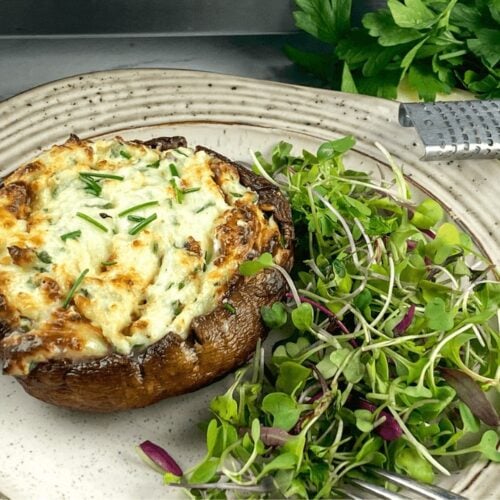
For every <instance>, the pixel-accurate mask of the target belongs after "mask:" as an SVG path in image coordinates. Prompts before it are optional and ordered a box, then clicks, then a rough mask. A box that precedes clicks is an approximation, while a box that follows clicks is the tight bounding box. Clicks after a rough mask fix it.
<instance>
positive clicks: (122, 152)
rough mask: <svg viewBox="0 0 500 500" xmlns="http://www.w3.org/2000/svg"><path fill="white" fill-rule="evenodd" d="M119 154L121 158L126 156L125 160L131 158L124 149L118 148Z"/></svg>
mask: <svg viewBox="0 0 500 500" xmlns="http://www.w3.org/2000/svg"><path fill="white" fill-rule="evenodd" d="M120 156H123V158H126V159H127V160H130V158H132V155H131V154H130V153H129V152H128V151H125V150H124V149H120Z"/></svg>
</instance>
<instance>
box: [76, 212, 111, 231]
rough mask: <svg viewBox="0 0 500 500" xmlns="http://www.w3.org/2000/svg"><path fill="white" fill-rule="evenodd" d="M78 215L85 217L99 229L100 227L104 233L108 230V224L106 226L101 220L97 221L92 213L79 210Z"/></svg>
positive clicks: (84, 218) (81, 217)
mask: <svg viewBox="0 0 500 500" xmlns="http://www.w3.org/2000/svg"><path fill="white" fill-rule="evenodd" d="M76 216H77V217H80V219H83V220H85V221H87V222H88V223H90V224H92V225H93V226H95V227H97V228H98V229H100V230H101V231H103V232H104V233H107V232H108V228H107V227H106V226H104V225H103V224H101V223H100V222H99V221H96V220H95V219H93V218H92V217H90V215H87V214H84V213H82V212H77V213H76Z"/></svg>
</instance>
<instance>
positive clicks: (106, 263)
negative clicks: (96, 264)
mask: <svg viewBox="0 0 500 500" xmlns="http://www.w3.org/2000/svg"><path fill="white" fill-rule="evenodd" d="M115 264H117V262H116V260H107V261H105V262H101V266H105V267H107V266H114V265H115Z"/></svg>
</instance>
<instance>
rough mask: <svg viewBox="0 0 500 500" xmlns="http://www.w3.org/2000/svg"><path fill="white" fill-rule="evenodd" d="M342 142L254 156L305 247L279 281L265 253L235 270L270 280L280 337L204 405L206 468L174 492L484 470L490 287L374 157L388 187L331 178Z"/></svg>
mask: <svg viewBox="0 0 500 500" xmlns="http://www.w3.org/2000/svg"><path fill="white" fill-rule="evenodd" d="M353 142H354V141H353V139H352V138H343V139H339V140H335V141H329V142H327V143H325V144H323V145H321V146H320V148H319V149H318V151H317V152H316V154H312V153H310V152H307V151H305V152H304V153H303V155H302V156H298V157H295V156H292V154H291V150H292V147H291V145H289V144H286V143H280V144H279V145H278V146H277V147H276V148H275V149H274V151H273V157H272V160H271V161H269V162H268V161H266V160H265V159H264V158H263V157H262V156H261V155H255V158H256V164H255V167H256V169H257V170H258V171H259V172H261V173H262V174H263V175H265V176H266V177H269V178H270V180H271V181H272V182H273V183H275V184H277V185H278V186H279V187H280V189H281V190H282V191H283V192H284V193H285V194H286V195H287V196H288V198H289V200H290V203H291V205H292V213H293V218H294V224H295V228H296V231H297V234H304V235H309V238H304V240H303V244H301V241H300V240H299V245H298V248H297V251H296V264H295V269H294V272H293V274H292V276H290V275H288V273H287V272H286V271H285V270H284V269H283V268H281V267H280V266H279V265H277V264H276V263H274V261H273V258H272V256H271V255H270V254H267V253H265V254H262V255H261V256H260V257H259V258H258V259H256V260H253V261H249V262H245V263H243V264H241V266H240V273H241V274H242V275H245V276H252V275H254V274H256V273H259V272H261V271H262V270H263V269H268V268H272V269H274V270H275V271H277V272H280V273H281V274H282V276H283V277H284V278H285V279H286V280H287V282H288V285H289V290H290V293H289V294H288V295H287V297H286V300H284V301H283V302H277V303H275V304H273V305H272V306H271V307H263V308H262V310H261V314H262V318H263V320H264V322H265V323H266V324H267V326H268V327H269V328H273V329H274V330H275V331H276V333H277V334H278V333H279V334H281V339H280V340H278V342H277V343H276V344H275V345H274V347H272V356H271V357H270V360H269V361H265V360H264V356H263V349H261V348H260V346H258V348H257V351H256V356H255V358H254V360H253V363H252V365H251V366H247V367H245V368H243V369H241V370H239V371H238V372H237V373H236V376H235V380H234V383H233V384H232V386H231V387H230V388H229V390H228V391H227V392H226V393H225V394H222V395H219V396H217V397H216V398H214V399H213V400H212V402H211V405H210V409H211V411H212V412H213V413H214V415H215V418H213V419H212V420H211V421H210V422H209V423H208V426H207V427H206V429H207V431H206V432H207V443H208V451H207V455H206V457H205V459H204V460H203V461H202V462H201V463H200V464H199V465H198V466H197V467H195V468H194V469H192V470H191V471H190V472H189V473H188V474H187V478H186V479H187V482H186V483H184V481H181V483H184V484H186V487H187V488H189V483H201V484H197V492H196V494H199V493H200V490H204V489H206V490H211V492H210V493H206V495H205V496H209V497H210V498H215V497H218V496H219V495H220V494H221V491H218V490H217V481H219V480H221V481H222V482H223V486H222V487H223V488H224V489H229V488H230V487H231V485H236V486H237V487H238V488H242V489H244V488H245V487H251V488H255V487H256V486H257V485H261V484H262V481H263V480H265V478H267V477H268V479H270V480H272V481H273V483H274V485H275V488H276V489H275V490H274V491H269V492H268V495H269V496H270V497H273V498H274V497H278V496H283V497H286V498H289V497H298V498H313V497H314V498H331V497H333V496H335V495H336V494H337V493H336V492H337V490H338V488H339V487H341V486H342V482H343V480H344V479H345V478H349V477H362V476H363V475H364V474H365V470H364V466H367V469H366V470H369V466H374V467H383V468H387V469H392V470H394V469H396V470H398V471H400V472H404V473H406V474H407V475H409V476H411V477H413V478H415V479H417V480H420V481H425V482H431V481H432V480H433V478H434V475H435V471H440V472H442V473H445V474H446V473H447V470H446V469H445V467H444V466H443V465H442V464H441V463H440V462H438V461H437V458H439V457H441V456H458V455H463V454H470V453H473V452H480V453H482V454H483V455H484V456H485V457H487V458H489V459H490V460H493V461H496V462H498V461H500V453H499V452H498V451H497V449H496V448H497V445H498V436H497V435H496V432H495V431H494V430H491V429H490V430H487V431H486V432H484V430H480V427H479V420H478V418H481V419H484V421H485V423H489V424H498V422H499V419H498V414H497V412H496V411H495V409H494V408H493V407H492V406H491V405H489V404H488V403H487V402H486V398H485V397H484V394H483V391H486V390H488V389H489V388H491V389H495V388H498V387H499V385H500V382H499V380H498V352H499V346H500V335H499V332H498V328H497V326H496V322H497V321H498V318H497V312H498V308H499V304H500V284H499V283H498V282H495V281H493V280H489V279H487V277H486V273H487V270H488V269H489V265H488V263H487V262H483V263H482V261H480V260H477V261H476V262H475V263H474V266H473V267H472V268H471V265H472V264H471V262H470V261H469V259H470V258H471V257H474V256H476V257H477V254H476V252H475V250H474V248H473V245H472V242H471V240H470V238H469V237H468V236H467V235H466V234H465V233H463V232H461V231H460V230H459V229H458V228H457V227H456V226H455V225H454V224H451V223H449V222H444V223H441V218H442V216H443V213H442V210H441V208H440V207H439V205H438V204H437V203H436V202H434V201H432V200H426V201H423V202H422V203H418V204H417V203H415V202H413V200H411V198H410V194H409V190H408V187H407V186H406V184H405V181H404V178H403V176H402V174H401V172H400V171H399V169H398V167H397V166H396V165H394V163H393V162H392V160H391V159H390V157H388V160H389V163H390V164H391V166H392V168H393V171H394V177H395V183H394V185H393V186H391V185H389V184H384V185H383V186H379V185H377V184H375V183H374V182H373V181H372V179H371V178H370V176H369V175H368V174H366V173H363V172H355V171H352V170H349V171H346V170H345V168H344V165H343V161H342V154H343V153H344V152H345V151H347V150H348V149H349V148H351V147H352V145H353ZM381 150H382V151H383V152H384V154H385V150H383V148H381ZM283 167H284V168H283ZM282 172H286V174H285V175H283V173H282ZM481 264H482V266H483V267H482V268H480V269H482V271H481V272H480V274H479V275H477V273H476V270H477V269H478V268H479V266H480V265H481ZM461 285H463V286H461ZM493 323H495V326H494V324H493ZM477 431H480V432H481V433H482V437H481V439H479V436H478V437H477V438H476V439H475V440H470V441H469V442H475V443H477V444H475V445H472V446H468V445H467V444H466V443H467V438H470V437H471V433H472V432H477ZM463 437H465V439H464V440H462V439H461V438H463ZM165 480H166V481H168V480H172V478H171V477H170V476H168V475H166V476H165ZM177 480H178V479H176V481H177ZM252 491H253V490H248V493H249V494H251V492H252ZM265 493H266V492H265V491H263V492H262V495H265ZM222 494H224V493H222ZM262 495H261V497H262ZM201 496H204V494H203V492H202V493H201Z"/></svg>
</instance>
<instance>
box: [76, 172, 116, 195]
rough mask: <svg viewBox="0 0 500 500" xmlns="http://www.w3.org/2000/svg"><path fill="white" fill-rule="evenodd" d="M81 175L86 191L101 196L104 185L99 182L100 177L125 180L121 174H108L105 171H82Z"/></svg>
mask: <svg viewBox="0 0 500 500" xmlns="http://www.w3.org/2000/svg"><path fill="white" fill-rule="evenodd" d="M79 176H80V180H82V181H83V182H84V184H85V191H87V192H88V193H91V194H93V195H94V196H100V194H101V192H102V186H101V185H100V184H99V182H98V181H99V180H100V179H114V180H117V181H123V177H122V176H121V175H114V174H106V173H104V172H80V174H79ZM96 179H97V180H96Z"/></svg>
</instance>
